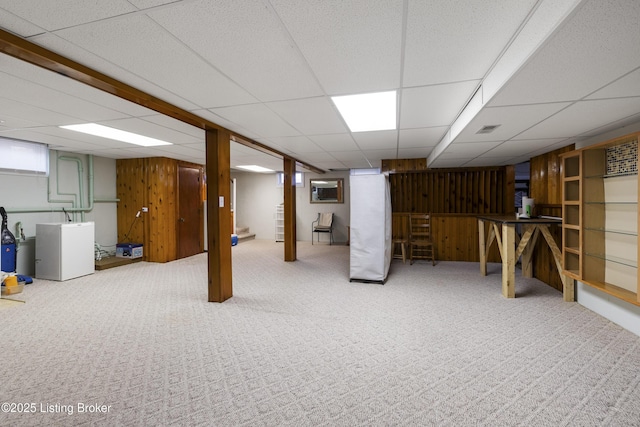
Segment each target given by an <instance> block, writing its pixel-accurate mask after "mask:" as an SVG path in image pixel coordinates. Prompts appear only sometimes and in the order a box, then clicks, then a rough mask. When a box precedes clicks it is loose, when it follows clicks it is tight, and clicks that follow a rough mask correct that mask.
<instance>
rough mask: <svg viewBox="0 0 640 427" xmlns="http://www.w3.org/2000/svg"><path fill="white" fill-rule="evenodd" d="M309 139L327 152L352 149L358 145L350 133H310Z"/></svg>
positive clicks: (355, 148)
mask: <svg viewBox="0 0 640 427" xmlns="http://www.w3.org/2000/svg"><path fill="white" fill-rule="evenodd" d="M309 139H310V140H312V141H313V142H315V143H316V144H318V146H319V147H321V148H322V149H323V150H325V151H328V152H334V151H354V150H357V149H358V146H357V145H356V143H355V142H354V140H353V137H352V136H351V134H350V133H341V134H334V135H311V136H309Z"/></svg>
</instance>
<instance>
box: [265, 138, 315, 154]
mask: <svg viewBox="0 0 640 427" xmlns="http://www.w3.org/2000/svg"><path fill="white" fill-rule="evenodd" d="M269 141H271V142H273V143H275V144H276V145H278V146H279V147H283V148H286V149H288V150H290V151H291V152H292V153H319V152H321V151H322V148H320V147H318V146H317V145H316V144H315V143H314V142H313V141H310V140H309V139H308V138H307V137H305V136H288V137H282V138H279V137H273V138H269Z"/></svg>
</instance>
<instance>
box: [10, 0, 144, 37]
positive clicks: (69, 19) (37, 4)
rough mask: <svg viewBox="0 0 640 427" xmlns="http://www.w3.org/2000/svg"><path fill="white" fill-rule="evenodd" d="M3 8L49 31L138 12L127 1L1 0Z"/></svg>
mask: <svg viewBox="0 0 640 427" xmlns="http://www.w3.org/2000/svg"><path fill="white" fill-rule="evenodd" d="M0 8H2V9H5V10H8V11H9V12H11V13H14V14H16V15H18V16H21V17H22V18H24V19H26V20H28V21H30V22H32V23H33V24H34V25H37V26H39V27H42V28H44V29H46V30H48V31H54V30H57V29H60V28H68V27H73V26H75V25H80V24H84V23H87V22H92V21H99V20H102V19H105V18H109V17H112V16H119V15H124V14H126V13H130V12H135V11H136V8H135V7H133V6H132V5H131V3H129V2H128V1H126V0H109V1H102V2H100V4H99V5H98V4H97V3H96V2H95V1H86V0H56V1H40V0H20V1H15V0H0Z"/></svg>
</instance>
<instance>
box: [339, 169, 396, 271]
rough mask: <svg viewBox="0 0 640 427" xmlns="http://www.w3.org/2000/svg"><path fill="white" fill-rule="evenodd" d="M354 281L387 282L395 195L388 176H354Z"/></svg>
mask: <svg viewBox="0 0 640 427" xmlns="http://www.w3.org/2000/svg"><path fill="white" fill-rule="evenodd" d="M349 187H350V197H351V220H350V224H351V225H350V227H351V236H350V242H351V243H350V245H351V246H350V276H349V278H350V279H351V280H356V281H366V282H380V283H384V281H385V280H386V278H387V274H388V273H389V265H390V264H391V194H390V190H389V181H388V180H387V177H386V176H385V175H353V176H351V177H350V180H349Z"/></svg>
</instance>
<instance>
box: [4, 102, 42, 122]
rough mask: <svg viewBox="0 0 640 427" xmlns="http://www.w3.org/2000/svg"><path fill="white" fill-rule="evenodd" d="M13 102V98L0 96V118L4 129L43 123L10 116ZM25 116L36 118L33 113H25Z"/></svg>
mask: <svg viewBox="0 0 640 427" xmlns="http://www.w3.org/2000/svg"><path fill="white" fill-rule="evenodd" d="M14 103H15V101H13V100H6V99H3V98H0V120H2V121H3V122H4V123H3V124H2V125H3V127H4V128H5V129H23V128H24V129H28V128H35V127H38V126H43V125H44V124H43V123H36V122H33V121H31V120H27V119H24V118H22V117H14V116H12V115H11V114H14V113H15V111H13V108H12V107H13V105H14ZM7 104H8V105H7ZM25 117H33V118H37V117H36V116H35V115H28V114H25Z"/></svg>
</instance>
